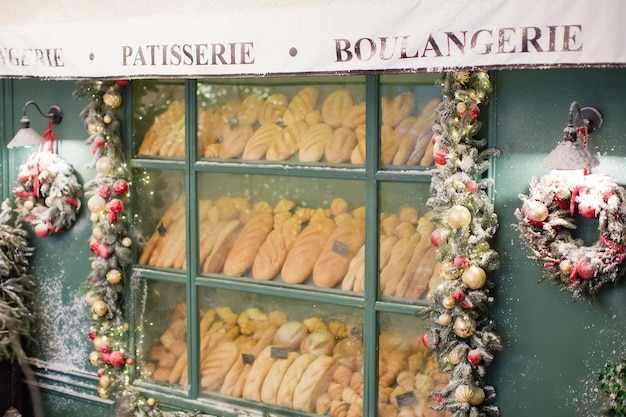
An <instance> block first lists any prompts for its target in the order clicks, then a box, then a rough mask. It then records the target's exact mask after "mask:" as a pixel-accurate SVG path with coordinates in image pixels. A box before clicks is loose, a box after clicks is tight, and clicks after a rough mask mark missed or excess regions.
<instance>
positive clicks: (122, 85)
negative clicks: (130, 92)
mask: <svg viewBox="0 0 626 417" xmlns="http://www.w3.org/2000/svg"><path fill="white" fill-rule="evenodd" d="M129 82H130V81H129V80H115V84H117V85H119V86H120V87H124V86H125V85H127V84H128V83H129Z"/></svg>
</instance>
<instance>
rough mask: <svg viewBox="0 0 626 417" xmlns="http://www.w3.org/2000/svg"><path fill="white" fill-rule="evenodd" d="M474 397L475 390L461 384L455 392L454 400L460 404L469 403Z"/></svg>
mask: <svg viewBox="0 0 626 417" xmlns="http://www.w3.org/2000/svg"><path fill="white" fill-rule="evenodd" d="M472 395H474V390H472V387H470V386H469V385H466V384H461V385H459V386H458V387H456V390H454V398H456V400H457V401H458V402H460V403H469V402H470V400H471V399H472Z"/></svg>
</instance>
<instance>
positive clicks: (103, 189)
mask: <svg viewBox="0 0 626 417" xmlns="http://www.w3.org/2000/svg"><path fill="white" fill-rule="evenodd" d="M98 194H99V195H100V196H101V197H102V198H109V197H110V196H111V188H109V186H108V185H106V184H102V185H101V186H100V188H98Z"/></svg>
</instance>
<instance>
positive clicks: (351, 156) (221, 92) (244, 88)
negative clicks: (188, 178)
mask: <svg viewBox="0 0 626 417" xmlns="http://www.w3.org/2000/svg"><path fill="white" fill-rule="evenodd" d="M197 92H198V96H197V105H198V151H197V154H198V157H199V158H201V159H207V160H216V159H217V160H236V161H254V162H259V163H263V162H265V163H268V162H271V163H274V164H275V163H279V164H305V165H306V164H324V165H335V164H360V165H362V164H363V163H364V159H363V158H362V157H359V155H360V154H359V150H361V148H364V141H365V77H362V76H350V77H348V76H344V77H323V78H322V77H320V78H318V79H316V78H311V77H309V78H301V77H290V78H264V79H262V80H259V79H254V80H237V81H236V84H227V83H224V82H221V83H216V82H210V81H201V82H199V83H198V88H197ZM359 141H361V142H362V145H361V147H358V146H357V145H358V143H359Z"/></svg>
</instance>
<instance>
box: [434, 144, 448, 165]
mask: <svg viewBox="0 0 626 417" xmlns="http://www.w3.org/2000/svg"><path fill="white" fill-rule="evenodd" d="M449 153H450V151H448V150H447V149H446V148H439V149H437V150H436V151H435V152H434V153H433V159H434V161H435V163H436V164H437V165H445V164H446V157H447V156H448V154H449Z"/></svg>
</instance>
